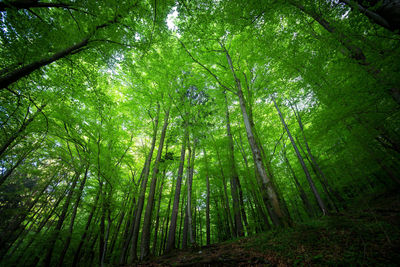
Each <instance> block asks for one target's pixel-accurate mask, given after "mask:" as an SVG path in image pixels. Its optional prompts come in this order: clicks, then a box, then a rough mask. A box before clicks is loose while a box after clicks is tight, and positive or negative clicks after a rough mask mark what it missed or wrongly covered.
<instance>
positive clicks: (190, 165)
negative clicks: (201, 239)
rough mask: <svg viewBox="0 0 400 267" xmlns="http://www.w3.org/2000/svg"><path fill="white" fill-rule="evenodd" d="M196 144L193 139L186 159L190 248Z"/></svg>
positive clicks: (193, 239)
mask: <svg viewBox="0 0 400 267" xmlns="http://www.w3.org/2000/svg"><path fill="white" fill-rule="evenodd" d="M196 143H197V140H196V139H195V140H194V142H193V151H192V152H191V151H190V147H189V155H190V154H191V157H188V184H187V204H186V205H187V210H186V216H187V223H188V228H187V231H188V235H189V241H190V245H191V246H192V245H193V244H194V243H195V237H194V235H193V220H192V183H193V172H194V160H195V155H196Z"/></svg>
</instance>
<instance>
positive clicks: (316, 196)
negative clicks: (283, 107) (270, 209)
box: [272, 96, 328, 215]
mask: <svg viewBox="0 0 400 267" xmlns="http://www.w3.org/2000/svg"><path fill="white" fill-rule="evenodd" d="M272 101H273V102H274V105H275V108H276V111H277V112H278V115H279V118H280V119H281V122H282V125H283V127H285V130H286V133H287V134H288V136H289V139H290V142H291V143H292V146H293V148H294V150H295V152H296V155H297V158H298V160H299V162H300V164H301V167H302V168H303V171H304V173H305V175H306V178H307V181H308V184H309V185H310V188H311V191H312V192H313V194H314V197H315V199H316V200H317V203H318V206H319V208H320V209H321V211H322V214H323V215H326V214H327V212H328V211H327V209H326V207H325V203H324V202H323V200H322V198H321V196H320V194H319V192H318V191H317V188H316V187H315V184H314V181H313V180H312V178H311V175H310V172H309V171H308V168H307V166H306V164H305V162H304V160H303V157H302V156H301V154H300V151H299V149H298V148H297V145H296V143H295V142H294V139H293V137H292V134H291V133H290V131H289V128H288V126H287V125H286V122H285V120H284V119H283V116H282V113H281V111H280V109H279V107H278V105H277V104H276V101H275V98H274V97H273V96H272Z"/></svg>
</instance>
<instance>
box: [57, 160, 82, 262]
mask: <svg viewBox="0 0 400 267" xmlns="http://www.w3.org/2000/svg"><path fill="white" fill-rule="evenodd" d="M88 171H89V164H88V165H87V167H86V170H85V175H84V177H83V180H82V181H81V184H80V186H79V191H78V195H77V197H76V201H75V206H74V210H73V211H72V215H71V222H70V225H69V229H68V236H67V239H66V240H65V242H64V248H63V250H62V251H61V254H60V258H59V260H58V266H63V263H64V257H65V254H67V250H68V248H69V244H70V243H71V238H72V233H73V230H74V224H75V217H76V213H77V211H78V207H79V202H80V201H81V198H82V193H83V188H84V187H85V183H86V179H87V175H88Z"/></svg>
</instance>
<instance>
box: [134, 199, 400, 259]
mask: <svg viewBox="0 0 400 267" xmlns="http://www.w3.org/2000/svg"><path fill="white" fill-rule="evenodd" d="M362 265H368V266H399V265H400V192H399V191H393V192H390V193H387V192H386V193H385V194H379V195H375V196H371V197H369V198H365V197H364V198H363V199H362V200H358V201H355V204H354V205H352V206H351V207H349V208H347V209H346V211H343V212H340V213H338V214H334V215H330V216H325V217H323V218H319V219H314V220H311V221H308V222H303V223H298V224H296V225H295V226H294V227H293V228H289V229H276V230H272V231H268V232H265V233H261V234H257V235H253V236H250V237H245V238H240V239H236V240H231V241H227V242H223V243H218V244H212V245H209V246H204V247H200V248H196V249H189V250H177V251H174V252H173V253H171V254H168V255H164V256H161V257H157V258H153V259H151V260H149V261H146V262H142V263H140V264H139V265H137V266H362Z"/></svg>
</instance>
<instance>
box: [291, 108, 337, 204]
mask: <svg viewBox="0 0 400 267" xmlns="http://www.w3.org/2000/svg"><path fill="white" fill-rule="evenodd" d="M290 106H291V107H292V110H293V113H294V115H295V117H296V119H297V122H298V124H299V127H300V131H301V134H302V136H303V141H304V144H305V146H306V149H307V153H308V155H309V157H310V159H311V163H312V164H311V165H312V167H313V170H314V171H315V173H316V175H317V176H320V177H321V179H320V180H321V184H322V186H323V187H325V188H326V191H327V193H328V194H333V195H334V196H335V198H336V199H337V200H338V201H339V202H340V203H341V204H342V205H343V204H344V199H343V198H342V197H341V196H340V194H339V193H338V192H336V190H334V189H333V188H331V186H330V185H329V183H328V179H327V178H326V176H325V174H324V172H323V171H322V169H321V168H320V166H319V164H318V163H317V161H316V160H315V157H314V155H313V154H312V153H311V149H310V146H309V145H308V141H307V138H306V135H305V133H304V127H303V122H302V121H301V116H300V114H299V111H298V109H297V106H296V105H292V104H290ZM296 139H297V138H296ZM297 143H299V144H300V142H299V141H298V140H297ZM314 168H315V169H316V170H315V169H314ZM317 171H318V172H317ZM332 202H333V201H332ZM336 209H337V208H336Z"/></svg>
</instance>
